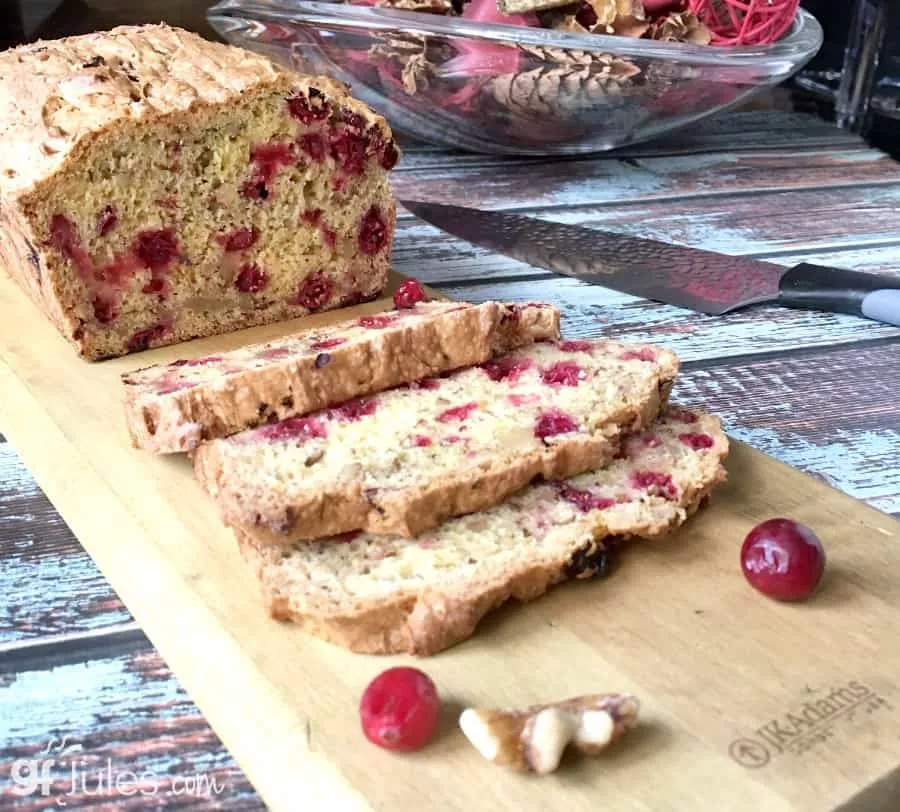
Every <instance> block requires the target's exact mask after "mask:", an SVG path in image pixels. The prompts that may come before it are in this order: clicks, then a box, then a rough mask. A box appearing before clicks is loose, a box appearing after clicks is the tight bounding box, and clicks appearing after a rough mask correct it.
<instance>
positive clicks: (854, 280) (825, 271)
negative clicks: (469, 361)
mask: <svg viewBox="0 0 900 812" xmlns="http://www.w3.org/2000/svg"><path fill="white" fill-rule="evenodd" d="M400 203H402V204H403V206H404V207H406V208H407V209H408V210H409V211H410V212H412V213H413V214H414V215H415V216H416V217H418V218H419V219H420V220H423V221H425V222H427V223H430V224H431V225H433V226H435V227H437V228H439V229H441V230H442V231H446V232H447V233H449V234H452V235H453V236H455V237H459V238H461V239H463V240H466V241H467V242H470V243H472V244H474V245H478V246H480V247H482V248H486V249H488V250H490V251H493V252H495V253H499V254H503V255H505V256H509V257H512V258H513V259H517V260H519V261H520V262H524V263H526V264H528V265H533V266H535V267H538V268H545V269H547V270H550V271H554V272H556V273H559V274H562V275H565V276H570V277H574V278H575V279H580V280H582V281H583V282H588V283H591V284H595V285H602V286H604V287H607V288H611V289H613V290H617V291H619V292H621V293H627V294H630V295H632V296H639V297H641V298H645V299H651V300H654V301H658V302H663V303H665V304H670V305H675V306H676V307H683V308H687V309H689V310H695V311H698V312H700V313H706V314H710V315H724V314H726V313H731V312H733V311H735V310H739V309H741V308H745V307H749V306H751V305H758V304H776V305H782V306H785V307H793V308H804V309H810V310H823V311H832V312H837V313H849V314H852V315H855V316H862V317H865V318H868V319H872V320H874V321H881V322H884V323H886V324H893V325H896V326H900V278H892V277H889V276H882V275H879V274H871V273H864V272H862V271H850V270H846V269H843V268H831V267H828V266H825V265H816V264H813V263H808V262H803V263H800V264H799V265H795V266H793V267H790V268H786V267H784V266H782V265H776V264H775V263H771V262H764V261H762V260H758V259H753V258H751V257H739V256H730V255H726V254H719V253H717V252H714V251H707V250H704V249H700V248H693V247H689V246H682V245H675V244H672V243H665V242H661V241H659V240H651V239H647V238H644V237H632V236H630V235H627V234H619V233H613V232H608V231H601V230H597V229H593V228H586V227H584V226H576V225H569V224H566V223H555V222H552V221H550V220H542V219H539V218H536V217H526V216H523V215H519V214H508V213H506V212H499V211H489V210H485V209H474V208H467V207H465V206H454V205H447V204H443V203H431V202H427V201H418V200H400Z"/></svg>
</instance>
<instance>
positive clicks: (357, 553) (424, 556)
mask: <svg viewBox="0 0 900 812" xmlns="http://www.w3.org/2000/svg"><path fill="white" fill-rule="evenodd" d="M623 451H624V453H623V454H622V456H621V457H620V458H618V459H616V460H615V461H613V462H612V463H611V464H610V465H609V466H607V467H605V468H603V469H600V470H596V471H591V472H588V473H584V474H581V475H579V476H577V477H574V478H571V479H568V480H565V481H560V482H547V483H542V484H537V485H532V486H530V487H528V488H526V489H524V490H522V491H521V492H519V493H517V494H515V495H514V496H513V497H511V498H510V499H508V500H507V501H505V502H504V503H503V504H501V505H498V506H495V507H494V508H491V509H490V510H486V511H483V512H481V513H477V514H472V515H468V516H462V517H457V518H455V519H452V520H450V521H448V522H446V523H445V524H443V525H441V526H440V527H439V528H437V529H435V530H433V531H430V532H428V533H425V534H422V535H420V536H418V537H416V538H414V539H408V538H403V537H397V536H394V537H391V536H381V535H372V534H366V533H361V534H356V535H355V536H352V537H349V538H337V539H336V538H329V539H322V540H319V541H316V542H312V543H309V542H307V543H296V544H294V545H293V546H291V547H289V548H282V549H279V548H275V547H272V546H271V545H269V544H268V543H267V542H266V541H265V540H259V539H257V538H256V537H255V536H254V534H252V533H247V532H244V531H239V532H238V534H237V536H238V542H239V544H240V548H241V550H242V553H243V555H244V557H245V559H246V560H247V561H248V562H249V563H250V564H251V566H252V567H253V568H254V570H255V572H256V574H257V576H258V578H259V580H260V583H261V588H262V592H263V596H264V600H265V603H266V606H267V608H268V611H269V613H270V614H271V615H272V616H273V617H275V618H277V619H280V620H285V621H293V622H295V623H297V624H299V626H300V627H301V628H302V629H303V630H305V631H306V632H308V633H310V634H313V635H316V636H318V637H321V638H324V639H325V640H328V641H330V642H332V643H335V644H337V645H340V646H343V647H345V648H348V649H350V650H352V651H356V652H361V653H368V654H397V653H408V654H412V655H418V656H427V655H433V654H436V653H438V652H440V651H443V650H445V649H447V648H449V647H451V646H453V645H456V644H458V643H460V642H462V641H464V640H465V639H467V638H468V637H470V636H471V635H472V634H473V633H474V631H475V629H476V627H477V626H478V623H479V622H480V621H481V619H482V618H483V617H484V616H485V615H486V614H487V613H489V612H490V611H492V610H493V609H495V608H497V607H499V606H500V605H501V604H503V603H505V602H506V601H508V600H510V599H515V600H517V601H521V602H525V601H531V600H533V599H535V598H538V597H539V596H541V595H542V594H544V593H545V592H546V591H547V590H548V589H549V588H550V587H552V586H553V585H554V584H557V583H560V582H562V581H565V580H568V579H575V578H591V577H596V576H600V575H603V574H604V573H605V572H606V570H607V568H608V566H609V561H608V559H609V556H610V555H613V554H615V553H616V546H617V544H619V543H621V542H622V541H623V540H626V539H632V538H647V539H651V538H657V537H659V536H663V535H665V534H667V533H669V532H670V531H671V530H673V529H674V528H676V527H678V526H679V525H681V524H682V523H683V522H684V521H685V520H686V519H687V518H688V517H689V516H690V515H691V514H693V513H694V512H695V511H696V510H697V509H698V508H699V507H700V505H701V504H702V502H703V500H704V498H705V497H706V496H707V495H708V494H709V493H710V492H711V491H712V490H713V489H714V488H715V487H716V486H717V485H718V484H719V483H720V482H722V481H723V480H724V479H725V476H726V472H725V468H724V460H725V459H726V457H727V454H728V439H727V437H726V436H725V434H724V433H723V432H722V429H721V425H720V422H719V420H718V419H717V418H715V417H713V416H710V415H706V414H701V413H697V412H690V411H685V410H682V409H675V408H672V409H670V410H668V412H667V413H665V414H663V415H662V416H661V417H660V418H659V419H658V420H657V421H656V422H654V423H653V424H651V425H650V426H649V427H647V429H645V430H644V431H641V432H638V433H636V434H633V435H630V436H629V437H628V438H627V439H626V441H625V443H624V446H623Z"/></svg>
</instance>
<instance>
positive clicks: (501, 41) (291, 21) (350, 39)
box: [207, 0, 822, 155]
mask: <svg viewBox="0 0 900 812" xmlns="http://www.w3.org/2000/svg"><path fill="white" fill-rule="evenodd" d="M207 18H208V20H209V22H210V24H211V25H212V27H213V28H214V29H215V30H216V31H217V32H218V33H219V34H220V35H221V36H222V37H223V38H224V39H226V40H228V41H229V42H232V43H234V44H236V45H240V46H243V47H245V48H248V49H250V50H253V51H257V52H260V53H264V54H266V55H267V56H269V57H271V58H273V59H274V60H276V61H278V62H281V63H283V64H285V65H289V66H291V67H293V68H295V69H297V70H299V71H301V72H303V73H314V74H325V75H328V76H332V77H334V78H336V79H339V80H341V81H343V82H345V83H347V84H348V85H350V86H351V88H352V91H353V95H354V96H356V97H357V98H359V99H361V100H362V101H365V102H366V103H367V104H369V105H370V106H371V107H372V108H374V109H375V110H377V111H378V112H379V113H381V114H382V115H383V116H384V117H385V118H386V119H387V120H388V122H389V123H390V124H391V126H392V128H393V129H394V131H395V133H396V134H397V135H398V136H400V138H401V139H402V138H403V136H407V137H409V138H412V139H415V140H417V141H426V142H430V143H432V144H436V145H438V146H442V147H449V148H453V149H465V150H469V151H472V152H483V153H495V154H507V155H576V154H583V153H589V152H599V151H603V150H609V149H613V148H615V147H620V146H623V145H625V144H633V143H636V142H639V141H646V140H648V139H652V138H655V137H657V136H659V135H661V134H663V133H667V132H671V131H672V130H675V129H678V128H679V127H683V126H684V125H686V124H689V123H692V122H695V121H697V120H698V119H702V118H704V117H706V116H709V115H711V114H713V113H716V112H718V111H720V110H724V109H726V108H729V107H733V106H734V105H737V104H739V103H741V102H743V101H745V100H746V99H747V98H748V97H750V96H751V95H753V94H754V93H758V92H759V91H760V90H762V89H764V88H766V87H769V86H772V85H775V84H778V83H779V82H782V81H784V80H785V79H787V78H788V77H789V76H791V75H792V74H793V73H795V72H796V71H798V70H799V69H800V68H802V67H803V66H804V65H805V64H806V63H807V62H808V61H809V60H810V59H811V58H812V57H813V56H814V55H815V53H816V51H818V49H819V47H820V46H821V44H822V28H821V26H820V25H819V23H818V22H817V21H816V19H815V18H814V17H813V16H812V15H811V14H809V13H808V12H805V11H803V10H802V9H801V10H800V11H799V12H798V15H797V18H796V19H795V21H794V25H793V28H792V29H791V31H790V32H789V33H788V34H786V35H785V36H784V37H783V38H782V39H781V40H780V41H778V42H776V43H774V44H772V45H768V46H753V47H743V48H724V47H717V46H702V45H690V44H683V43H667V42H657V41H653V40H645V39H632V38H628V37H622V36H604V35H597V34H572V33H568V32H561V31H556V30H551V29H544V28H526V27H518V26H509V25H499V24H488V23H479V22H471V21H468V20H465V19H462V18H459V17H445V16H441V15H437V14H428V13H424V12H420V11H397V10H394V9H387V8H373V7H369V6H360V5H348V4H346V3H344V2H307V0H223V1H222V2H220V3H218V4H217V5H215V6H213V7H212V8H210V9H209V11H208V12H207ZM473 51H475V53H476V55H477V56H478V58H479V59H478V61H479V63H480V64H481V66H482V67H481V69H480V70H479V71H478V72H477V73H476V74H475V75H473V72H472V70H471V64H472V59H471V58H470V57H471V54H472V52H473ZM467 54H469V57H467V56H466V55H467ZM461 63H462V64H461Z"/></svg>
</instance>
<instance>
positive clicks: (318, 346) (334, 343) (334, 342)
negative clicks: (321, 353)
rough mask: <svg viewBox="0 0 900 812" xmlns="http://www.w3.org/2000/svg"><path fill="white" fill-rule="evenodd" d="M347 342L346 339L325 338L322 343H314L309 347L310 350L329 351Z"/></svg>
mask: <svg viewBox="0 0 900 812" xmlns="http://www.w3.org/2000/svg"><path fill="white" fill-rule="evenodd" d="M346 341H347V339H346V338H337V337H335V338H326V339H325V340H324V341H314V342H313V343H312V344H310V345H309V348H310V349H311V350H331V349H334V348H335V347H340V346H341V344H343V343H345V342H346Z"/></svg>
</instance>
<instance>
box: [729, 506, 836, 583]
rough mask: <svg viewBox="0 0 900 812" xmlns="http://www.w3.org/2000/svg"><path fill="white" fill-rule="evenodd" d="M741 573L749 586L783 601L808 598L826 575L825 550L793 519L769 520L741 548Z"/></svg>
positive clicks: (756, 528)
mask: <svg viewBox="0 0 900 812" xmlns="http://www.w3.org/2000/svg"><path fill="white" fill-rule="evenodd" d="M741 570H742V571H743V573H744V577H745V578H746V579H747V581H748V582H749V583H750V585H751V586H752V587H753V588H754V589H756V590H758V591H759V592H762V593H763V594H764V595H768V596H769V597H770V598H775V599H776V600H780V601H800V600H805V599H806V598H808V597H809V596H810V595H811V594H812V593H813V592H814V591H815V589H816V587H817V586H818V585H819V582H820V581H821V580H822V574H823V573H824V572H825V550H824V548H823V547H822V542H821V541H819V539H818V537H817V536H816V534H815V533H813V531H812V530H810V529H809V528H808V527H806V526H805V525H802V524H800V523H799V522H795V521H793V520H792V519H769V520H768V521H765V522H762V523H761V524H758V525H757V526H756V527H754V528H753V529H752V530H751V531H750V532H749V533H748V534H747V537H746V538H745V539H744V543H743V545H742V546H741Z"/></svg>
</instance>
